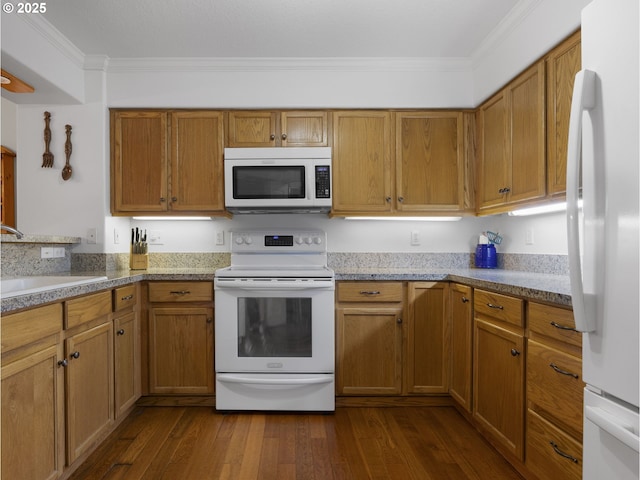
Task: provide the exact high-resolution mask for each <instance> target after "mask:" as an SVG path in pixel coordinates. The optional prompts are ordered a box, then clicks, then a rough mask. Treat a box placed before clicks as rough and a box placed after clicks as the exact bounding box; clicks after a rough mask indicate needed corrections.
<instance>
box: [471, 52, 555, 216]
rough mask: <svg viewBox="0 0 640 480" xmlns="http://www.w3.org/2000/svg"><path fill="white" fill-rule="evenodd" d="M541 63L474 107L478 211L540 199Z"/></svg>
mask: <svg viewBox="0 0 640 480" xmlns="http://www.w3.org/2000/svg"><path fill="white" fill-rule="evenodd" d="M544 67H545V64H544V61H540V62H538V63H536V64H535V65H533V66H532V67H530V68H529V69H527V70H526V71H525V72H523V73H522V74H521V75H519V76H518V77H517V78H516V79H515V80H513V81H512V82H511V83H509V85H507V86H506V87H505V88H504V89H502V90H501V91H500V92H498V93H497V94H496V95H494V96H493V97H491V98H490V99H489V100H488V101H487V102H485V103H484V104H482V105H481V106H480V108H479V109H478V119H477V121H478V123H477V125H478V144H479V145H478V146H479V170H478V192H479V197H478V213H480V214H484V213H498V212H503V211H506V210H509V209H510V208H511V207H512V206H513V205H514V204H519V203H525V202H529V201H531V200H536V199H540V198H544V196H545V194H546V177H545V130H544V127H545V75H544V72H545V68H544Z"/></svg>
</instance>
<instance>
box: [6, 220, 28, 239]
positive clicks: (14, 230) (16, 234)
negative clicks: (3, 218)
mask: <svg viewBox="0 0 640 480" xmlns="http://www.w3.org/2000/svg"><path fill="white" fill-rule="evenodd" d="M0 230H6V231H7V232H11V233H13V234H15V236H16V238H17V239H20V238H22V237H24V233H22V232H21V231H20V230H18V229H17V228H13V227H10V226H9V225H3V224H1V223H0Z"/></svg>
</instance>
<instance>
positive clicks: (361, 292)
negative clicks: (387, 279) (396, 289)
mask: <svg viewBox="0 0 640 480" xmlns="http://www.w3.org/2000/svg"><path fill="white" fill-rule="evenodd" d="M360 295H367V296H373V295H380V292H379V291H377V290H360Z"/></svg>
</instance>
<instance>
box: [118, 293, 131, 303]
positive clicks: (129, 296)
mask: <svg viewBox="0 0 640 480" xmlns="http://www.w3.org/2000/svg"><path fill="white" fill-rule="evenodd" d="M132 299H133V294H131V295H126V296H124V297H120V301H122V302H126V301H127V300H132Z"/></svg>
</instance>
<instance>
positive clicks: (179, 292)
mask: <svg viewBox="0 0 640 480" xmlns="http://www.w3.org/2000/svg"><path fill="white" fill-rule="evenodd" d="M169 293H170V294H171V295H180V296H182V295H191V292H190V291H189V290H172V291H171V292H169Z"/></svg>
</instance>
